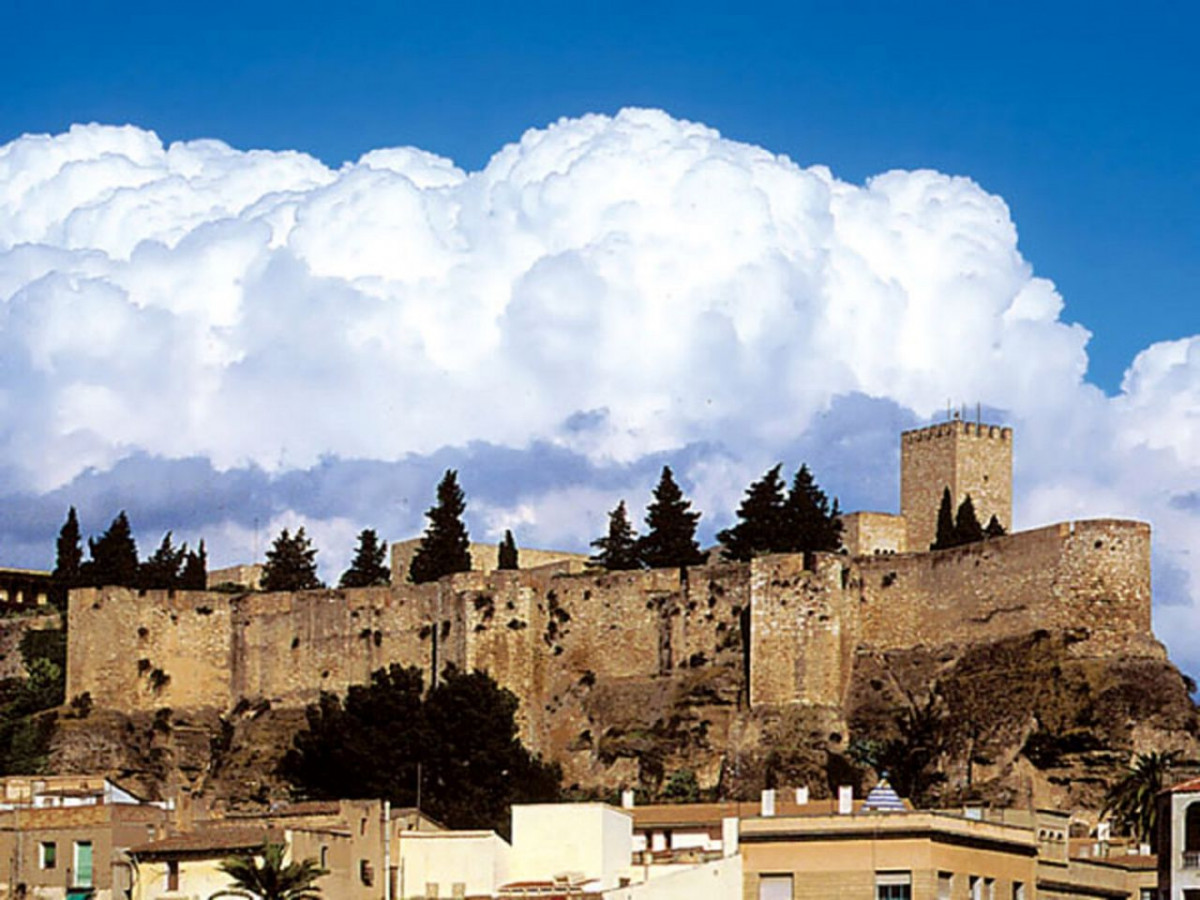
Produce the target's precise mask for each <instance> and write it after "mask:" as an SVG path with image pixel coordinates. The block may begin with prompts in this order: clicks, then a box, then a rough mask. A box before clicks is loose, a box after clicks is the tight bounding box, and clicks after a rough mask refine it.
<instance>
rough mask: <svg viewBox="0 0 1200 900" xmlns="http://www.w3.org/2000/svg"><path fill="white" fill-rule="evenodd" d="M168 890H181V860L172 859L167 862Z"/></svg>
mask: <svg viewBox="0 0 1200 900" xmlns="http://www.w3.org/2000/svg"><path fill="white" fill-rule="evenodd" d="M167 890H168V891H177V890H179V860H176V859H172V860H169V861H168V862H167Z"/></svg>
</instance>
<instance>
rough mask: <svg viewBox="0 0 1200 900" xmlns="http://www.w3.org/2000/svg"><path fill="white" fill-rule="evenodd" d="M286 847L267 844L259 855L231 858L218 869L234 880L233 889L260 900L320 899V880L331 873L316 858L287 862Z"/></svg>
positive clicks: (225, 860) (222, 862)
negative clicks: (239, 889) (285, 859)
mask: <svg viewBox="0 0 1200 900" xmlns="http://www.w3.org/2000/svg"><path fill="white" fill-rule="evenodd" d="M286 852H287V848H286V847H285V846H284V845H283V844H273V843H270V842H268V843H266V844H263V846H262V849H261V850H259V851H258V853H257V854H245V855H240V856H231V857H229V858H228V859H224V860H222V861H221V863H220V865H219V866H218V868H220V870H221V871H222V872H224V873H225V874H226V875H228V876H229V878H230V879H231V880H232V881H233V884H234V887H238V888H241V889H242V890H244V891H249V892H250V893H251V894H253V895H254V896H255V897H258V898H260V900H312V898H315V897H320V896H321V889H320V888H319V887H317V885H316V882H317V879H319V878H321V877H322V876H323V875H328V874H329V872H328V871H327V870H325V869H322V868H321V867H320V866H319V865H318V864H317V861H316V860H315V859H306V860H303V861H301V862H285V861H284V858H285V856H286Z"/></svg>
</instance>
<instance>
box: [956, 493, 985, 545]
mask: <svg viewBox="0 0 1200 900" xmlns="http://www.w3.org/2000/svg"><path fill="white" fill-rule="evenodd" d="M954 536H955V538H956V542H957V543H959V544H973V543H974V542H975V541H982V540H983V528H981V527H980V525H979V517H978V516H976V515H975V504H974V503H972V502H971V495H970V494H967V496H966V497H964V498H963V502H962V503H960V504H959V506H958V514H957V515H956V516H955V517H954Z"/></svg>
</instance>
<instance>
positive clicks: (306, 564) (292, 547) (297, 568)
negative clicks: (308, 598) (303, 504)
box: [262, 526, 321, 591]
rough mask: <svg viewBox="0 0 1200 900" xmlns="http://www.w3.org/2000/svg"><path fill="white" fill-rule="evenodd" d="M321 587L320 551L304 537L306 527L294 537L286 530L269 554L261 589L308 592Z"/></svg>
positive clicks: (299, 529) (272, 546)
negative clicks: (319, 576)
mask: <svg viewBox="0 0 1200 900" xmlns="http://www.w3.org/2000/svg"><path fill="white" fill-rule="evenodd" d="M319 587H321V580H320V579H319V578H317V550H316V548H315V547H313V545H312V541H310V540H309V539H308V535H306V534H305V533H304V527H303V526H301V527H300V528H298V529H297V530H296V535H295V537H293V536H291V535H290V534H288V530H287V529H286V528H285V529H283V531H281V532H280V533H279V537H277V538H275V543H274V544H272V545H271V549H270V550H268V551H267V562H266V565H264V566H263V574H262V589H263V590H264V591H306V590H312V589H313V588H319Z"/></svg>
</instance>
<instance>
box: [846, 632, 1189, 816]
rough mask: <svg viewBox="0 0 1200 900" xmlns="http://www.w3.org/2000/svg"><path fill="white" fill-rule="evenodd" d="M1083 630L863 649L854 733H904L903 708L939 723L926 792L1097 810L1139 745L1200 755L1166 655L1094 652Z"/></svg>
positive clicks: (949, 800)
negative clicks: (936, 777) (932, 776)
mask: <svg viewBox="0 0 1200 900" xmlns="http://www.w3.org/2000/svg"><path fill="white" fill-rule="evenodd" d="M1084 638H1085V636H1084V635H1081V634H1080V633H1079V632H1077V631H1069V632H1057V633H1051V632H1048V631H1036V632H1033V633H1032V634H1028V635H1024V636H1018V637H1013V638H1007V639H1004V640H1000V641H995V642H991V643H984V644H974V645H969V646H966V647H957V646H945V647H937V648H925V647H921V648H914V649H909V650H893V651H888V652H882V653H879V652H862V653H860V655H859V657H858V658H857V660H856V665H855V677H854V680H853V685H852V689H851V692H850V695H849V697H848V700H847V705H846V714H847V717H848V719H849V721H850V730H851V732H852V734H854V735H855V736H857V737H867V736H870V737H872V738H874V739H875V740H884V741H886V740H901V741H903V740H904V736H903V735H902V732H903V730H904V727H903V724H904V716H903V713H904V711H906V710H913V709H917V710H922V711H924V710H928V711H929V716H930V717H931V718H932V720H933V721H934V723H935V724H936V729H935V731H936V747H935V748H934V749H935V752H934V754H933V767H934V768H936V770H937V771H938V772H939V773H940V774H941V775H942V776H943V777H944V780H940V781H938V782H937V783H936V784H933V785H931V786H930V789H929V792H928V793H929V796H928V797H926V798H925V799H926V800H927V801H928V802H941V803H946V804H957V803H961V802H963V801H966V800H982V801H990V802H992V803H996V804H999V805H1019V806H1027V805H1029V804H1033V805H1035V806H1056V807H1059V808H1065V809H1092V810H1095V809H1099V808H1100V806H1102V804H1103V795H1104V791H1105V789H1106V787H1107V785H1108V783H1109V782H1110V781H1111V780H1113V779H1114V778H1115V777H1117V776H1118V775H1119V774H1121V771H1122V770H1123V768H1124V767H1125V765H1126V764H1127V762H1128V760H1129V758H1130V757H1131V755H1132V754H1136V753H1145V752H1148V751H1150V750H1169V749H1178V750H1180V751H1181V752H1182V754H1183V756H1184V757H1185V758H1195V757H1196V755H1197V750H1198V747H1200V745H1198V744H1197V738H1196V735H1197V728H1198V719H1197V711H1196V707H1195V705H1194V704H1193V702H1192V700H1191V698H1190V697H1189V695H1188V686H1187V684H1186V683H1185V680H1184V677H1183V676H1182V674H1181V673H1180V672H1179V670H1178V669H1176V668H1175V667H1174V666H1173V665H1172V664H1171V663H1170V662H1169V661H1168V660H1167V659H1166V658H1165V656H1159V655H1149V656H1138V657H1128V658H1120V657H1108V656H1106V657H1086V656H1080V655H1079V654H1078V651H1077V646H1078V645H1079V644H1080V643H1081V641H1082V640H1083V639H1084Z"/></svg>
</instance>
